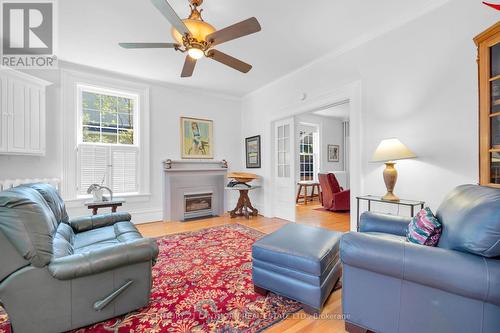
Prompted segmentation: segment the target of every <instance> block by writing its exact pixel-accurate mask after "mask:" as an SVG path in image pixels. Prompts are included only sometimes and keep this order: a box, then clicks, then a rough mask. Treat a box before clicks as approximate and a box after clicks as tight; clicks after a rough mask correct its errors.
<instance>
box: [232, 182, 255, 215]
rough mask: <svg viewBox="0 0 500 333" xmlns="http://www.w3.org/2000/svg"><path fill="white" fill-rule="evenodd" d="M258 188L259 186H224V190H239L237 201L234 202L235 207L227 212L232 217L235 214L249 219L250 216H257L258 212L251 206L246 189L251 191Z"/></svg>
mask: <svg viewBox="0 0 500 333" xmlns="http://www.w3.org/2000/svg"><path fill="white" fill-rule="evenodd" d="M258 188H260V186H251V187H245V186H235V187H226V190H231V191H239V192H240V198H239V199H238V203H237V204H236V207H235V208H234V209H233V210H232V211H230V212H229V214H230V215H231V218H232V219H234V218H235V217H237V216H244V217H245V218H247V219H250V216H257V215H258V214H259V211H258V210H257V209H256V208H254V207H253V206H252V203H251V202H250V197H249V196H248V191H252V190H255V189H258Z"/></svg>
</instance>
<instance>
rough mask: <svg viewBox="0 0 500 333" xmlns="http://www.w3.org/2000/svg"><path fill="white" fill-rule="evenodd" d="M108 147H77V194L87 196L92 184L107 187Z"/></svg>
mask: <svg viewBox="0 0 500 333" xmlns="http://www.w3.org/2000/svg"><path fill="white" fill-rule="evenodd" d="M108 154H109V148H108V147H100V146H89V145H80V146H79V147H78V167H79V169H80V170H79V172H78V174H79V177H80V178H79V181H78V194H80V195H82V194H83V195H85V194H87V189H88V188H89V186H90V185H92V184H99V185H101V184H104V185H107V184H108V182H109V179H108V177H107V169H108V156H109V155H108Z"/></svg>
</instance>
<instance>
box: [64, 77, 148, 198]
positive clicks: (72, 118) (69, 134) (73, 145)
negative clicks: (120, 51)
mask: <svg viewBox="0 0 500 333" xmlns="http://www.w3.org/2000/svg"><path fill="white" fill-rule="evenodd" d="M79 85H83V86H88V87H108V90H111V91H114V92H116V91H118V92H120V91H121V92H129V93H130V94H136V95H138V96H139V103H138V104H137V106H138V108H139V116H138V117H136V119H135V120H134V121H137V125H136V128H138V129H139V131H140V133H139V135H138V136H137V138H138V140H140V141H137V144H138V145H140V160H139V165H138V169H140V170H139V172H138V179H137V181H138V184H139V189H138V191H139V193H138V194H124V195H120V197H125V198H127V202H148V201H149V200H150V198H151V195H152V194H151V191H150V187H151V178H150V174H151V171H150V164H151V161H150V155H151V152H150V149H151V148H150V141H151V140H150V91H151V87H150V86H149V85H148V84H146V83H142V82H137V81H135V80H130V79H126V78H123V77H120V76H117V75H111V74H107V73H106V74H100V73H99V74H98V73H90V72H82V71H81V70H79V69H76V68H64V69H61V109H62V110H65V111H63V112H61V113H62V114H61V124H62V125H61V126H62V139H61V140H62V179H63V181H62V182H61V185H60V191H61V196H62V197H63V199H64V200H65V203H66V206H67V207H68V208H81V207H82V205H83V203H84V202H85V201H86V200H88V198H82V197H79V196H78V192H77V186H78V185H79V184H78V179H77V174H78V154H77V153H76V151H77V149H78V142H77V132H78V130H79V129H78V128H79V127H78V119H77V118H78V117H79V114H80V112H79V111H77V109H78V105H79V103H78V101H77V97H78V92H77V87H78V86H79ZM115 146H117V147H115V148H119V147H118V144H117V145H115ZM121 147H122V148H126V147H127V145H122V146H121ZM128 147H130V145H128Z"/></svg>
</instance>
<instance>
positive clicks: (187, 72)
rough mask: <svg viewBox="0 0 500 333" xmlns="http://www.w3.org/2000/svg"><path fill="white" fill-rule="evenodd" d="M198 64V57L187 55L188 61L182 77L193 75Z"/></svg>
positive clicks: (185, 63)
mask: <svg viewBox="0 0 500 333" xmlns="http://www.w3.org/2000/svg"><path fill="white" fill-rule="evenodd" d="M195 66H196V59H193V58H191V57H190V56H186V61H185V62H184V68H182V73H181V77H190V76H193V72H194V67H195Z"/></svg>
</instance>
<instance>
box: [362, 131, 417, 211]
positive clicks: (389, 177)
mask: <svg viewBox="0 0 500 333" xmlns="http://www.w3.org/2000/svg"><path fill="white" fill-rule="evenodd" d="M415 157H417V156H416V155H415V154H414V153H413V152H412V151H411V150H410V149H408V147H406V146H405V145H404V144H403V143H402V142H401V141H399V140H398V139H396V138H391V139H385V140H382V142H380V144H379V145H378V147H377V149H376V150H375V153H374V154H373V157H372V162H385V170H384V182H385V187H387V193H386V194H385V195H384V196H383V197H382V199H383V200H388V201H399V198H398V197H397V196H396V195H394V186H395V185H396V181H397V179H398V171H397V170H396V168H394V165H395V164H396V163H394V161H395V160H403V159H407V158H415Z"/></svg>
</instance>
